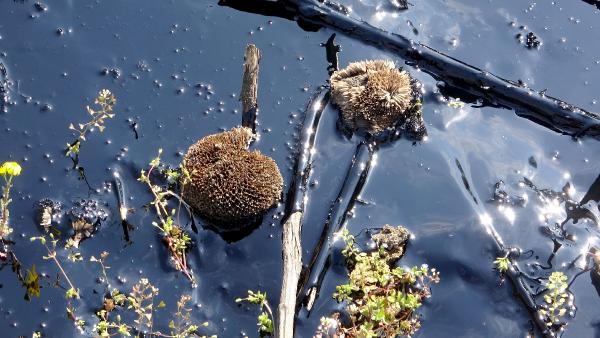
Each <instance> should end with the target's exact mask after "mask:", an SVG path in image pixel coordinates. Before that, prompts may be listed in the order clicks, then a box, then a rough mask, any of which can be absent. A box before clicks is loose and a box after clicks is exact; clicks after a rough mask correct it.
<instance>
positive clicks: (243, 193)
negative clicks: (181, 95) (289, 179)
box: [183, 128, 283, 230]
mask: <svg viewBox="0 0 600 338" xmlns="http://www.w3.org/2000/svg"><path fill="white" fill-rule="evenodd" d="M252 137H253V134H252V131H251V130H250V129H248V128H234V129H232V130H231V131H226V132H223V133H218V134H214V135H209V136H206V137H204V138H202V139H200V140H199V141H198V142H196V143H195V144H193V145H192V146H191V147H190V148H189V149H188V151H187V153H186V155H185V156H184V161H183V166H184V167H185V169H186V170H187V171H188V172H189V173H190V178H191V180H188V181H187V182H184V186H183V197H184V199H185V200H186V202H187V203H188V204H190V205H191V206H192V207H194V208H195V209H196V210H198V211H199V212H200V213H201V214H202V215H204V216H206V217H207V218H209V219H211V220H214V221H217V222H219V223H232V224H231V229H229V227H227V224H223V228H224V229H225V230H233V229H234V228H236V227H238V223H239V222H241V221H245V220H251V219H252V218H254V217H256V216H258V215H260V214H261V213H263V212H264V211H266V210H267V209H269V208H270V207H271V206H273V204H275V203H276V202H277V201H278V200H279V198H280V196H281V191H282V189H283V178H282V176H281V173H280V171H279V168H278V167H277V164H276V163H275V161H274V160H273V159H272V158H270V157H268V156H265V155H263V154H261V153H260V152H258V151H248V145H249V142H250V140H251V139H252Z"/></svg>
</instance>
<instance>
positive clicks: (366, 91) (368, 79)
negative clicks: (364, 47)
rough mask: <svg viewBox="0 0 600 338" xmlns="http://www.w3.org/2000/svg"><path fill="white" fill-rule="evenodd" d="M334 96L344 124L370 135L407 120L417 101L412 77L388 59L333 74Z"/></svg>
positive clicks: (353, 65)
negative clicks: (414, 101)
mask: <svg viewBox="0 0 600 338" xmlns="http://www.w3.org/2000/svg"><path fill="white" fill-rule="evenodd" d="M331 93H332V98H333V101H334V102H335V103H336V104H337V105H338V106H339V107H340V109H341V112H342V120H343V122H344V123H345V124H347V125H348V126H350V127H351V128H353V129H363V130H366V131H368V132H370V133H378V132H381V131H383V130H385V129H388V128H391V127H393V126H395V125H396V124H397V123H398V122H400V121H403V120H405V119H406V118H407V116H406V115H407V114H408V111H409V108H410V107H411V106H412V103H411V102H412V101H413V99H414V95H413V86H412V79H411V77H410V75H409V74H408V72H406V71H401V70H399V69H397V68H396V67H395V65H394V63H393V62H392V61H389V60H375V61H360V62H353V63H350V64H349V65H348V67H346V68H345V69H342V70H339V71H336V72H334V73H333V75H332V76H331Z"/></svg>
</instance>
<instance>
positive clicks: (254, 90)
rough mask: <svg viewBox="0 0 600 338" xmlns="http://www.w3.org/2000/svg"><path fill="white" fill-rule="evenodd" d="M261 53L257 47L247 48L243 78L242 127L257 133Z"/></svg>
mask: <svg viewBox="0 0 600 338" xmlns="http://www.w3.org/2000/svg"><path fill="white" fill-rule="evenodd" d="M259 62H260V51H259V50H258V48H256V46H255V45H253V44H249V45H248V46H246V54H244V77H243V78H242V91H241V93H240V101H242V126H244V127H248V128H250V129H252V132H254V133H256V116H257V115H258V102H257V98H258V69H259V67H258V63H259Z"/></svg>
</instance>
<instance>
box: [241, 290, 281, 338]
mask: <svg viewBox="0 0 600 338" xmlns="http://www.w3.org/2000/svg"><path fill="white" fill-rule="evenodd" d="M235 302H236V303H240V302H248V303H250V304H256V305H259V306H260V314H259V315H258V317H257V320H256V325H257V326H258V332H259V334H260V336H261V337H263V336H271V335H273V311H271V306H270V305H269V301H268V300H267V294H266V293H265V292H260V291H256V292H254V291H252V290H248V296H247V297H246V298H237V299H236V300H235Z"/></svg>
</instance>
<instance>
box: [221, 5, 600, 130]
mask: <svg viewBox="0 0 600 338" xmlns="http://www.w3.org/2000/svg"><path fill="white" fill-rule="evenodd" d="M219 5H221V6H229V7H232V8H235V9H238V10H242V11H245V12H250V13H257V14H262V15H269V16H278V17H281V18H285V19H289V20H295V21H296V22H298V25H299V26H300V27H301V28H303V29H305V30H310V31H317V30H318V29H319V28H321V27H327V28H330V29H332V30H334V31H337V32H340V33H343V34H346V35H347V36H349V37H351V38H354V39H357V40H359V41H362V42H363V43H365V44H367V45H371V46H374V47H376V48H379V49H381V50H384V51H386V52H390V53H393V54H395V55H397V56H398V57H401V58H403V59H404V60H406V62H407V63H408V64H410V65H413V66H415V67H418V68H419V69H420V70H422V71H424V72H426V73H428V74H430V75H431V76H432V77H433V78H434V79H436V80H438V81H443V82H444V83H445V84H446V86H447V87H450V88H452V89H456V90H458V92H457V93H455V94H460V96H461V98H463V99H466V98H468V97H469V96H475V97H476V98H478V99H480V100H482V101H483V102H484V103H486V104H488V105H495V106H500V107H509V108H512V109H514V110H515V112H516V114H517V115H518V116H521V117H524V118H527V119H529V120H531V121H533V122H535V123H538V124H540V125H542V126H544V127H547V128H549V129H551V130H554V131H557V132H560V133H563V134H566V135H571V136H574V137H583V136H590V137H594V138H596V139H600V116H599V115H598V114H597V113H594V112H590V111H586V110H584V109H582V108H579V107H576V106H574V105H572V104H569V103H566V102H564V101H562V100H560V99H557V98H554V97H552V96H549V95H546V93H545V92H543V91H541V92H538V91H535V90H533V89H530V88H528V87H526V86H524V85H523V84H521V83H519V82H515V81H509V80H506V79H503V78H501V77H499V76H496V75H494V74H491V73H489V72H487V71H485V70H482V69H480V68H477V67H474V66H471V65H469V64H467V63H465V62H462V61H460V60H457V59H455V58H453V57H451V56H448V55H446V54H444V53H442V52H439V51H437V50H435V49H433V48H431V47H429V46H427V45H424V44H421V43H418V42H415V41H413V40H411V39H408V38H406V37H404V36H402V35H399V34H394V33H390V32H386V31H384V30H381V29H379V28H376V27H373V26H371V25H370V24H368V23H366V22H363V21H360V20H357V19H355V18H353V17H351V16H350V15H348V11H347V9H346V8H345V7H344V6H342V5H340V4H338V3H335V2H333V1H329V0H276V1H274V0H252V1H250V0H219Z"/></svg>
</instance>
